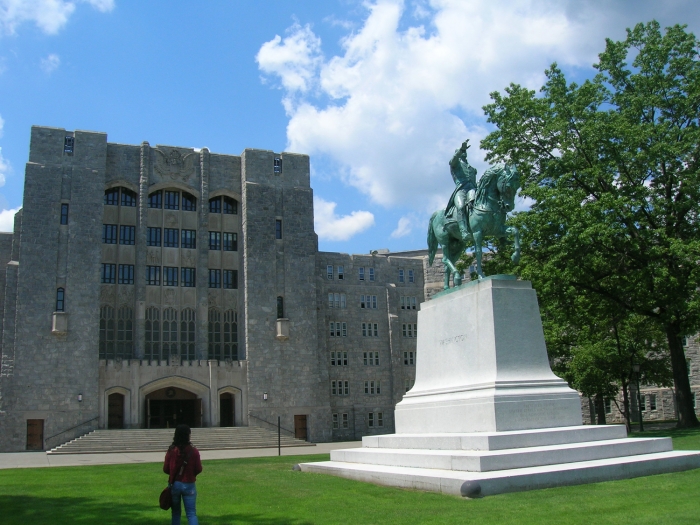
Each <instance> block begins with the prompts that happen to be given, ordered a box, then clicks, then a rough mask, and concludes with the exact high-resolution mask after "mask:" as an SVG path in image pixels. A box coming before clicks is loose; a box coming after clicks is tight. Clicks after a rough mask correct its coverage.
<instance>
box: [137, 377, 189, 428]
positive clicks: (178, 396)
mask: <svg viewBox="0 0 700 525" xmlns="http://www.w3.org/2000/svg"><path fill="white" fill-rule="evenodd" d="M182 423H184V424H185V425H189V426H190V428H197V427H201V426H202V400H201V399H200V398H198V397H197V394H195V393H193V392H190V391H188V390H185V389H182V388H177V387H174V386H169V387H165V388H161V389H159V390H155V391H153V392H151V393H150V394H147V395H146V427H147V428H175V427H176V426H177V425H179V424H182Z"/></svg>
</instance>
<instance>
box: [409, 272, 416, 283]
mask: <svg viewBox="0 0 700 525" xmlns="http://www.w3.org/2000/svg"><path fill="white" fill-rule="evenodd" d="M408 282H409V283H413V282H415V279H414V277H413V270H408Z"/></svg>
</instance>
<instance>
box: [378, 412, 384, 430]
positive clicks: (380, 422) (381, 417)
mask: <svg viewBox="0 0 700 525" xmlns="http://www.w3.org/2000/svg"><path fill="white" fill-rule="evenodd" d="M377 426H378V427H383V426H384V414H383V413H382V412H377Z"/></svg>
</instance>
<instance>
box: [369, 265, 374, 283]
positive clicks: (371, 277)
mask: <svg viewBox="0 0 700 525" xmlns="http://www.w3.org/2000/svg"><path fill="white" fill-rule="evenodd" d="M369 280H370V281H374V268H370V269H369Z"/></svg>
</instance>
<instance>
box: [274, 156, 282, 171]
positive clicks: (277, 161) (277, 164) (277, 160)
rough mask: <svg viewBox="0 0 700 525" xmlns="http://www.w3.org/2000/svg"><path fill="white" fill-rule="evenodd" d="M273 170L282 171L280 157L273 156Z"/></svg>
mask: <svg viewBox="0 0 700 525" xmlns="http://www.w3.org/2000/svg"><path fill="white" fill-rule="evenodd" d="M274 170H275V173H282V159H280V158H279V157H275V163H274Z"/></svg>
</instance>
